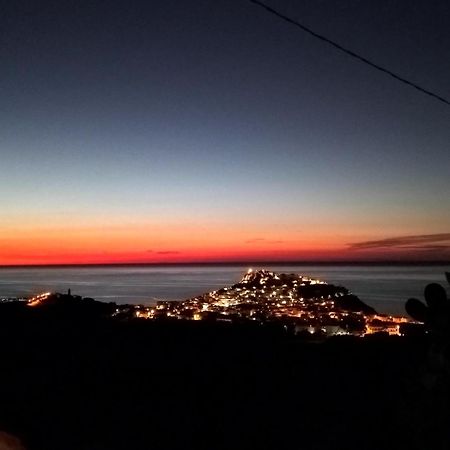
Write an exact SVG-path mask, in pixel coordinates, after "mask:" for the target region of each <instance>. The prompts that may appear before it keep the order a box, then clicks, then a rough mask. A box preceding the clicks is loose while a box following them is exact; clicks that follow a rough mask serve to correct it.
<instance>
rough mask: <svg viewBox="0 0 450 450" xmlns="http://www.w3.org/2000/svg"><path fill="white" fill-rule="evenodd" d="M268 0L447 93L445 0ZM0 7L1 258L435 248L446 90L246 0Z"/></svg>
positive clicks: (447, 148) (446, 240) (444, 223)
mask: <svg viewBox="0 0 450 450" xmlns="http://www.w3.org/2000/svg"><path fill="white" fill-rule="evenodd" d="M8 3H9V4H8ZM267 3H268V4H269V5H271V6H273V7H274V8H277V9H278V10H280V11H281V12H283V13H284V14H287V15H289V16H291V17H292V18H294V19H297V20H300V21H301V22H302V23H303V24H305V25H306V26H308V27H310V28H312V29H314V30H315V31H317V32H318V33H321V34H324V35H325V36H327V37H328V38H330V39H333V40H335V41H336V42H338V43H340V44H341V45H343V46H346V47H348V48H350V49H351V50H353V51H355V52H357V53H360V54H362V55H364V56H365V57H366V58H369V59H371V60H373V61H374V62H376V63H377V64H379V65H382V66H385V67H388V68H389V69H390V70H392V71H393V72H396V73H398V74H400V75H401V76H403V77H405V78H407V79H409V80H411V81H413V82H415V83H417V84H420V85H421V86H423V87H424V88H426V89H429V90H431V91H433V92H436V93H437V94H439V95H441V96H443V97H446V98H449V97H450V82H449V80H450V58H449V48H450V29H449V27H448V23H449V22H450V5H449V4H448V2H447V1H446V0H441V1H425V0H422V1H418V0H411V1H408V2H393V1H391V0H389V1H388V0H380V1H377V2H366V1H361V0H348V1H346V2H335V1H331V0H328V1H325V0H314V1H313V0H305V1H302V2H297V1H294V0H291V1H288V0H280V1H275V0H267ZM0 22H1V23H0V56H1V71H0V98H1V102H0V192H1V197H0V264H3V265H9V264H74V263H80V264H87V263H121V262H123V263H132V262H137V263H144V262H157V263H159V262H200V261H202V262H208V261H246V260H249V261H257V260H261V261H313V260H314V261H318V260H320V261H350V260H351V261H363V260H364V261H373V260H395V261H397V260H399V261H402V260H424V261H425V260H450V213H449V211H450V195H449V193H450V107H449V106H448V105H445V104H444V103H441V102H438V101H436V100H434V99H433V98H431V97H429V96H426V95H424V94H422V93H420V92H418V91H417V90H415V89H413V88H411V87H409V86H407V85H405V84H402V83H400V82H398V81H396V80H394V79H392V78H390V77H388V76H386V75H385V74H382V73H380V72H377V71H375V70H374V69H372V68H370V67H368V66H366V65H364V64H362V63H360V62H357V61H355V60H354V59H352V58H350V57H349V56H348V55H345V54H343V53H341V52H339V51H337V50H336V49H334V48H333V47H330V46H328V45H327V44H325V43H324V42H321V41H319V40H317V39H315V38H313V37H312V36H310V35H308V34H305V33H303V32H302V31H300V30H299V29H297V28H295V27H293V26H291V25H289V24H287V23H285V22H283V21H281V20H280V19H279V18H277V17H274V16H273V15H270V14H268V13H267V12H266V11H264V10H263V9H261V8H259V7H258V6H256V5H254V4H252V3H251V2H249V1H248V0H216V1H214V2H211V1H207V0H198V1H195V2H185V1H175V0H153V1H151V2H148V1H133V0H130V1H127V2H122V1H114V0H108V1H95V2H92V1H82V0H76V1H75V0H73V1H64V0H63V1H61V0H55V1H45V0H43V1H39V2H35V1H21V0H18V1H14V2H7V4H6V5H4V6H2V14H1V19H0Z"/></svg>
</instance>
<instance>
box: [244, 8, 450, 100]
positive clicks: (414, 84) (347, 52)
mask: <svg viewBox="0 0 450 450" xmlns="http://www.w3.org/2000/svg"><path fill="white" fill-rule="evenodd" d="M249 1H250V2H251V3H254V4H255V5H258V6H260V7H261V8H263V9H265V10H266V11H267V12H269V13H271V14H273V15H275V16H277V17H279V18H280V19H283V20H284V21H285V22H288V23H290V24H292V25H295V26H296V27H298V28H300V29H301V30H303V31H305V32H306V33H308V34H310V35H311V36H314V37H315V38H317V39H320V40H321V41H324V42H326V43H327V44H330V45H332V46H333V47H335V48H337V49H338V50H341V51H342V52H344V53H346V54H347V55H350V56H351V57H353V58H355V59H358V60H359V61H361V62H363V63H365V64H367V65H369V66H371V67H373V68H374V69H377V70H379V71H380V72H384V73H386V74H387V75H390V76H391V77H392V78H395V79H396V80H398V81H401V82H402V83H404V84H407V85H409V86H411V87H413V88H415V89H417V90H418V91H420V92H422V93H424V94H427V95H429V96H431V97H433V98H435V99H436V100H439V101H441V102H443V103H445V104H447V105H449V106H450V101H449V100H447V99H445V98H444V97H441V96H440V95H438V94H435V93H434V92H431V91H429V90H428V89H425V88H423V87H421V86H419V85H418V84H416V83H413V82H412V81H409V80H407V79H406V78H403V77H401V76H400V75H397V74H395V73H394V72H391V71H390V70H389V69H386V68H385V67H382V66H379V65H378V64H376V63H374V62H372V61H370V60H369V59H367V58H365V57H364V56H361V55H358V54H357V53H355V52H353V51H352V50H349V49H348V48H345V47H343V46H342V45H340V44H338V43H336V42H334V41H332V40H331V39H328V38H327V37H325V36H323V35H321V34H319V33H316V32H315V31H313V30H311V29H310V28H308V27H306V26H305V25H303V24H302V23H300V22H298V21H297V20H294V19H291V18H290V17H288V16H286V15H284V14H283V13H280V12H279V11H277V10H275V9H273V8H271V7H270V6H268V5H266V4H265V3H263V2H261V1H259V0H249Z"/></svg>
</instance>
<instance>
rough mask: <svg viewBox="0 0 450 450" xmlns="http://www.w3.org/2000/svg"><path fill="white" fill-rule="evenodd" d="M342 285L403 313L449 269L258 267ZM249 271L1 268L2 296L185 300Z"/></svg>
mask: <svg viewBox="0 0 450 450" xmlns="http://www.w3.org/2000/svg"><path fill="white" fill-rule="evenodd" d="M254 268H264V269H269V270H274V271H279V272H295V273H300V274H304V275H309V276H312V277H314V278H320V279H322V280H324V281H327V282H329V283H334V284H341V285H343V286H345V287H347V288H348V289H350V290H351V291H352V292H353V293H354V294H356V295H358V296H359V297H360V298H361V300H363V301H365V302H366V303H368V304H369V305H371V306H373V307H374V308H375V309H377V310H378V311H379V312H387V313H393V314H404V309H403V305H404V302H405V301H406V300H407V299H408V298H409V297H422V294H423V288H424V287H425V285H426V284H427V283H432V282H437V283H442V284H444V285H445V284H446V283H445V277H444V272H445V271H450V267H449V266H356V265H352V266H342V265H329V266H324V265H316V266H314V265H311V266H307V265H296V266H293V265H277V266H264V265H261V266H258V267H254ZM247 269H248V266H247V265H235V266H164V267H163V266H109V267H65V268H47V267H45V268H2V269H0V297H18V296H28V295H33V294H36V293H39V292H42V291H60V292H63V291H67V289H69V288H70V289H72V292H73V293H75V294H79V295H83V296H90V297H94V298H96V299H97V300H103V301H115V302H117V303H154V302H155V301H157V300H159V299H167V300H183V299H186V298H189V297H193V296H196V295H199V294H201V293H204V292H207V291H210V290H213V289H218V288H220V287H222V286H227V285H230V284H233V283H235V282H237V281H238V280H239V279H240V278H241V276H242V275H243V274H244V272H246V270H247Z"/></svg>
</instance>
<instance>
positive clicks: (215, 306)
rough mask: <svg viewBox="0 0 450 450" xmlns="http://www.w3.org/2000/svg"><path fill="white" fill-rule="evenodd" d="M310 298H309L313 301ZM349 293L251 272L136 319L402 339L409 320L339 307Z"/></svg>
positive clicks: (299, 278)
mask: <svg viewBox="0 0 450 450" xmlns="http://www.w3.org/2000/svg"><path fill="white" fill-rule="evenodd" d="M310 286H314V288H312V289H311V288H309V287H310ZM305 292H309V293H308V295H306V293H305ZM346 293H347V291H346V290H345V289H343V288H339V287H334V286H330V285H327V283H325V282H324V281H321V280H317V279H313V278H310V277H306V276H301V275H294V274H290V275H284V274H277V273H274V272H270V271H265V270H260V271H253V270H252V269H249V270H248V271H247V273H246V274H245V275H244V277H243V278H242V280H241V281H240V282H239V283H237V284H235V285H234V286H231V287H224V288H222V289H219V290H216V291H212V292H210V293H208V294H205V295H201V296H198V297H195V298H192V299H189V300H186V301H183V302H176V301H170V302H164V301H161V302H158V304H157V305H156V307H154V308H149V307H140V308H138V309H136V311H135V316H136V317H139V318H146V319H155V318H161V317H166V318H176V319H190V320H204V319H213V320H219V321H230V322H233V321H235V320H238V321H242V320H252V321H260V322H267V321H278V322H281V323H286V324H290V325H293V326H295V329H296V330H300V331H301V330H305V331H307V332H309V333H316V332H320V333H324V332H325V333H332V334H348V331H347V330H346V328H345V327H346V325H345V324H346V323H347V322H348V321H356V322H358V323H360V324H361V327H360V331H358V332H354V333H353V334H358V335H365V334H372V333H376V332H379V331H384V332H388V333H389V334H400V324H401V323H406V322H409V319H407V318H404V317H393V316H384V315H378V314H377V315H365V314H364V313H363V312H361V311H348V310H344V309H342V308H339V307H338V306H337V303H336V302H337V301H338V299H339V298H340V297H342V296H344V295H346ZM330 330H331V331H330Z"/></svg>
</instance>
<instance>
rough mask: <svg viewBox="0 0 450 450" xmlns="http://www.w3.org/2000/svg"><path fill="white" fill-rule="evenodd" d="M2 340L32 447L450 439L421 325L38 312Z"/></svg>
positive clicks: (1, 418)
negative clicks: (332, 329)
mask: <svg viewBox="0 0 450 450" xmlns="http://www.w3.org/2000/svg"><path fill="white" fill-rule="evenodd" d="M0 343H1V344H0V345H1V350H0V354H1V367H0V399H1V408H0V428H1V429H3V430H6V431H8V432H11V433H13V434H15V435H16V436H19V437H20V438H21V439H22V440H23V442H24V443H25V445H26V447H27V449H28V450H75V449H76V450H87V449H90V450H100V449H102V450H103V449H105V450H106V449H107V450H116V449H117V450H118V449H120V450H125V449H134V450H139V449H152V450H153V449H155V450H156V449H342V450H344V449H345V450H352V449H358V450H363V449H381V448H382V449H398V448H405V449H406V448H408V449H416V448H417V449H425V448H427V449H431V448H447V447H443V446H440V444H436V447H433V445H434V444H433V445H432V444H431V442H432V441H431V440H433V442H434V441H436V442H438V441H439V442H441V443H442V442H444V441H445V439H446V437H445V432H446V431H445V430H446V429H447V428H446V424H445V423H443V422H442V421H441V418H442V408H441V409H439V410H436V405H435V404H434V400H433V399H434V397H433V395H434V394H430V393H429V392H428V391H427V390H426V388H425V387H424V386H423V382H422V375H423V374H422V372H423V370H424V360H425V342H424V340H423V339H419V338H408V339H404V338H381V337H379V338H364V339H362V338H345V337H343V338H335V339H331V340H328V341H327V342H324V343H311V342H305V341H303V342H302V341H299V340H294V339H293V338H289V337H287V336H285V335H283V333H282V332H281V331H279V330H270V329H266V328H263V327H255V328H252V327H250V328H249V327H248V326H245V327H244V326H239V327H238V326H230V325H228V326H227V325H225V324H224V325H221V324H214V325H211V324H207V323H197V322H195V323H194V322H182V321H177V322H175V323H170V322H169V323H158V322H156V323H155V322H149V321H140V320H136V321H131V322H119V321H111V320H104V319H100V318H98V319H89V320H88V319H83V318H77V319H74V318H73V317H71V316H70V317H67V316H58V315H55V316H44V315H42V314H30V315H29V316H27V317H25V318H23V317H21V318H20V319H19V318H11V315H8V316H5V315H3V316H2V317H0ZM439 395H440V394H439ZM442 430H444V431H442ZM443 433H444V434H443Z"/></svg>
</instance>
